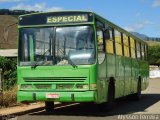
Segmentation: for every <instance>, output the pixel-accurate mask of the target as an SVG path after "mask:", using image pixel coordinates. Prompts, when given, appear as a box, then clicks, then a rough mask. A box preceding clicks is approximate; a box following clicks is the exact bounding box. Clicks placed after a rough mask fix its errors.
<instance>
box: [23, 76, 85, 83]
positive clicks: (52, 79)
mask: <svg viewBox="0 0 160 120" xmlns="http://www.w3.org/2000/svg"><path fill="white" fill-rule="evenodd" d="M86 78H87V77H24V78H23V79H24V81H25V82H84V81H85V80H86Z"/></svg>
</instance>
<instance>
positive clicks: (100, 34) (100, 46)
mask: <svg viewBox="0 0 160 120" xmlns="http://www.w3.org/2000/svg"><path fill="white" fill-rule="evenodd" d="M97 42H98V51H99V52H102V51H104V43H103V31H102V30H99V29H98V30H97Z"/></svg>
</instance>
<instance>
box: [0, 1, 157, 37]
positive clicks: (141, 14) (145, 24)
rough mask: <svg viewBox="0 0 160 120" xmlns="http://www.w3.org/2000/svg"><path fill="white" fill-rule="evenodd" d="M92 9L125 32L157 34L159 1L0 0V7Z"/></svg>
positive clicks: (40, 9) (153, 35)
mask: <svg viewBox="0 0 160 120" xmlns="http://www.w3.org/2000/svg"><path fill="white" fill-rule="evenodd" d="M4 8H5V9H12V10H14V9H16V10H17V9H20V10H35V11H55V10H87V11H93V12H96V13H97V14H99V15H101V16H102V17H104V18H106V19H108V20H109V21H111V22H113V23H115V24H116V25H118V26H120V27H122V28H123V29H126V30H127V31H133V32H138V33H141V34H145V35H147V36H149V37H160V0H0V9H4Z"/></svg>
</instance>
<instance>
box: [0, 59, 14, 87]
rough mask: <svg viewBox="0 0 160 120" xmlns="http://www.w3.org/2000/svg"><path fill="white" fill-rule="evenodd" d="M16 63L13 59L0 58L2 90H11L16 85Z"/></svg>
mask: <svg viewBox="0 0 160 120" xmlns="http://www.w3.org/2000/svg"><path fill="white" fill-rule="evenodd" d="M16 66H17V62H16V59H14V58H5V57H0V68H1V69H2V76H3V79H4V86H3V89H4V90H8V89H10V88H12V87H13V86H14V85H15V84H16V83H17V67H16Z"/></svg>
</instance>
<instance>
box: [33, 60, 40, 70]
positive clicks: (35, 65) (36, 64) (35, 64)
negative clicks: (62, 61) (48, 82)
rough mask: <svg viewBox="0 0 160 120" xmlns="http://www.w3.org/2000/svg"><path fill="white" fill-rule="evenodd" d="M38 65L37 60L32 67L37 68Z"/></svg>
mask: <svg viewBox="0 0 160 120" xmlns="http://www.w3.org/2000/svg"><path fill="white" fill-rule="evenodd" d="M37 66H39V64H38V61H35V62H34V63H33V64H32V65H31V68H32V69H35V68H36V67H37Z"/></svg>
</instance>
